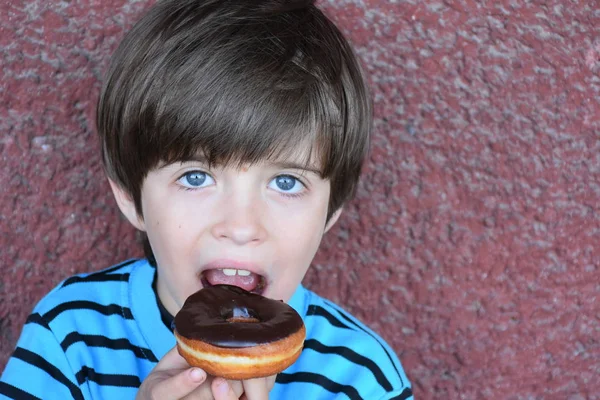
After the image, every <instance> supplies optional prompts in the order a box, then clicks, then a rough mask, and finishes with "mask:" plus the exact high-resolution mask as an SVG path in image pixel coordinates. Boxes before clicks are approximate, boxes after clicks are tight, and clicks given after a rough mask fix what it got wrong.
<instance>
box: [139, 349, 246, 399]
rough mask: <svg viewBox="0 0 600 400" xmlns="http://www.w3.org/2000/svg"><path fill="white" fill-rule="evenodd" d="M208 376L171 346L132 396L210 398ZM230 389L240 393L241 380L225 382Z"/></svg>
mask: <svg viewBox="0 0 600 400" xmlns="http://www.w3.org/2000/svg"><path fill="white" fill-rule="evenodd" d="M211 381H212V377H211V378H209V377H207V375H206V372H205V371H204V370H202V369H201V368H195V367H190V366H189V365H188V363H187V361H185V359H184V358H183V357H181V356H180V355H179V353H178V352H177V347H173V348H172V349H171V350H169V352H167V354H165V356H164V357H163V358H161V359H160V361H159V362H158V364H156V366H155V367H154V369H153V370H152V371H151V372H150V374H149V375H148V376H147V377H146V379H144V381H143V382H142V385H141V386H140V389H139V390H138V393H137V395H136V397H135V398H136V400H180V399H184V398H185V399H189V400H192V399H195V400H213V395H212V391H211ZM229 387H231V388H232V390H233V393H234V394H236V395H237V397H235V399H236V400H237V399H238V398H239V396H241V394H242V393H243V391H244V389H243V388H242V383H241V382H237V381H232V382H231V383H230V385H229Z"/></svg>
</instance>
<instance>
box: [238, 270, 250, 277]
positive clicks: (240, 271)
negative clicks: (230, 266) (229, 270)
mask: <svg viewBox="0 0 600 400" xmlns="http://www.w3.org/2000/svg"><path fill="white" fill-rule="evenodd" d="M237 274H238V275H239V276H250V274H251V272H250V271H246V270H245V269H238V271H237Z"/></svg>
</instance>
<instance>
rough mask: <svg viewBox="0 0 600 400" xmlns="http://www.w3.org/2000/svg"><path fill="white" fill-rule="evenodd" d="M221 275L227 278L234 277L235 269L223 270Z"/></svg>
mask: <svg viewBox="0 0 600 400" xmlns="http://www.w3.org/2000/svg"><path fill="white" fill-rule="evenodd" d="M223 273H224V274H225V275H227V276H235V274H236V273H237V269H233V268H223Z"/></svg>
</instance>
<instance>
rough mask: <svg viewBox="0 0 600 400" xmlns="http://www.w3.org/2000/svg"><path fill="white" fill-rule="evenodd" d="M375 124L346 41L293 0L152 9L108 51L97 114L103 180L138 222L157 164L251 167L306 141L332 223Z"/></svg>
mask: <svg viewBox="0 0 600 400" xmlns="http://www.w3.org/2000/svg"><path fill="white" fill-rule="evenodd" d="M371 122H372V115H371V103H370V99H369V96H368V90H367V87H366V84H365V81H364V78H363V76H362V73H361V69H360V67H359V64H358V62H357V60H356V57H355V56H354V54H353V52H352V50H351V48H350V46H349V44H348V42H347V41H346V39H345V38H344V37H343V35H342V34H341V32H340V31H339V30H338V29H337V28H336V26H335V25H334V24H333V23H332V22H331V21H330V20H329V19H328V18H327V17H326V16H325V15H324V14H323V13H322V12H321V11H320V10H319V9H317V8H316V7H315V5H314V4H313V1H292V0H288V1H286V0H262V1H257V0H228V1H222V0H206V1H200V0H162V1H159V2H157V3H156V5H155V6H154V7H152V8H151V9H150V10H149V12H148V13H147V14H146V15H145V16H144V17H143V18H142V19H141V20H140V21H139V22H138V23H137V24H136V25H135V26H134V27H133V28H132V29H131V31H130V32H129V33H128V34H127V35H126V36H125V37H124V39H123V41H122V42H121V44H120V46H119V48H118V49H117V50H116V52H115V53H114V55H113V57H112V60H111V64H110V66H109V70H108V73H107V76H106V79H105V82H104V86H103V89H102V92H101V95H100V99H99V102H98V110H97V128H98V132H99V134H100V138H101V146H102V153H103V159H104V164H105V168H106V171H107V174H108V176H109V177H110V178H111V179H112V180H113V181H115V182H116V183H117V184H119V185H120V186H121V187H122V188H123V189H125V190H126V191H127V192H128V193H129V194H130V195H131V196H132V198H133V200H134V202H135V205H136V208H137V211H138V213H139V214H140V215H142V213H141V188H142V183H143V181H144V178H145V177H146V175H147V174H148V172H149V171H150V170H151V169H152V168H154V167H156V166H157V165H158V164H159V163H161V162H164V163H171V162H175V161H183V160H188V159H190V158H191V157H192V156H194V155H195V154H196V153H197V152H198V151H202V152H203V153H204V156H206V158H207V159H208V160H209V162H210V163H228V162H231V161H234V162H239V163H248V162H249V163H252V162H256V161H259V160H261V159H265V158H271V157H276V156H279V155H282V153H285V151H293V149H294V148H295V147H296V146H298V145H299V144H303V143H311V144H312V145H313V147H314V148H313V149H312V150H313V151H314V152H315V154H317V155H318V156H319V161H320V168H321V175H322V177H323V178H326V179H329V180H330V182H331V196H330V201H329V209H328V217H329V216H331V214H332V213H333V212H335V211H336V210H338V209H339V208H340V207H341V206H342V205H343V203H344V202H345V201H347V200H348V199H350V198H351V197H352V196H353V195H354V192H355V188H356V184H357V181H358V177H359V174H360V170H361V167H362V163H363V159H364V158H365V155H366V152H367V149H368V142H369V133H370V130H371Z"/></svg>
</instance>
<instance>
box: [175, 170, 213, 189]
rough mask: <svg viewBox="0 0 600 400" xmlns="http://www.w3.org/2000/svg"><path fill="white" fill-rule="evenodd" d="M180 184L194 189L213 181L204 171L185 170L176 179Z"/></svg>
mask: <svg viewBox="0 0 600 400" xmlns="http://www.w3.org/2000/svg"><path fill="white" fill-rule="evenodd" d="M177 182H179V183H180V184H181V185H182V186H184V187H185V188H188V189H196V188H200V187H204V186H209V185H212V184H213V183H214V182H215V181H214V179H213V178H212V177H211V176H210V175H208V174H207V173H206V172H202V171H190V172H186V173H185V174H184V175H183V176H182V177H181V178H179V179H178V180H177Z"/></svg>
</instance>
